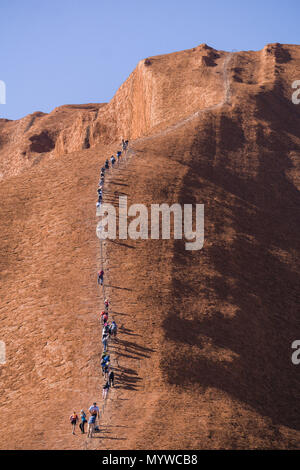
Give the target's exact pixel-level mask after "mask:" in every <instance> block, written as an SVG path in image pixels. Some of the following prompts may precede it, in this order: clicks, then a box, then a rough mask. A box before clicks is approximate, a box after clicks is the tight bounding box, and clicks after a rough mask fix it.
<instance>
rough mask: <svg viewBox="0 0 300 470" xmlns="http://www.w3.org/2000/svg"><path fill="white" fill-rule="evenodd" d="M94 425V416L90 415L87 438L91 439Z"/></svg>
mask: <svg viewBox="0 0 300 470" xmlns="http://www.w3.org/2000/svg"><path fill="white" fill-rule="evenodd" d="M95 425H96V415H91V416H90V417H89V421H88V434H87V437H93V434H94V431H95Z"/></svg>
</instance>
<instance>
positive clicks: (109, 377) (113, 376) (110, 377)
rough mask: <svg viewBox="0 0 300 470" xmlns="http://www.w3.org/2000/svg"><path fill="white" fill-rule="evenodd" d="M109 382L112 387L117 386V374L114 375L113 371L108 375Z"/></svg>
mask: <svg viewBox="0 0 300 470" xmlns="http://www.w3.org/2000/svg"><path fill="white" fill-rule="evenodd" d="M108 382H109V386H110V387H114V386H115V374H114V371H113V370H110V372H109V374H108Z"/></svg>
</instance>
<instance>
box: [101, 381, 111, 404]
mask: <svg viewBox="0 0 300 470" xmlns="http://www.w3.org/2000/svg"><path fill="white" fill-rule="evenodd" d="M109 387H110V385H109V381H108V380H106V381H105V383H104V385H103V391H102V397H103V399H104V400H105V399H106V398H107V394H108V390H109Z"/></svg>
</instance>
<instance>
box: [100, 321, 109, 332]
mask: <svg viewBox="0 0 300 470" xmlns="http://www.w3.org/2000/svg"><path fill="white" fill-rule="evenodd" d="M108 334H109V324H108V323H107V322H105V323H104V325H103V330H102V335H108Z"/></svg>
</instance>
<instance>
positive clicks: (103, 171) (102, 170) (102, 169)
mask: <svg viewBox="0 0 300 470" xmlns="http://www.w3.org/2000/svg"><path fill="white" fill-rule="evenodd" d="M101 173H103V174H104V173H105V166H103V167H102V168H101Z"/></svg>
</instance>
